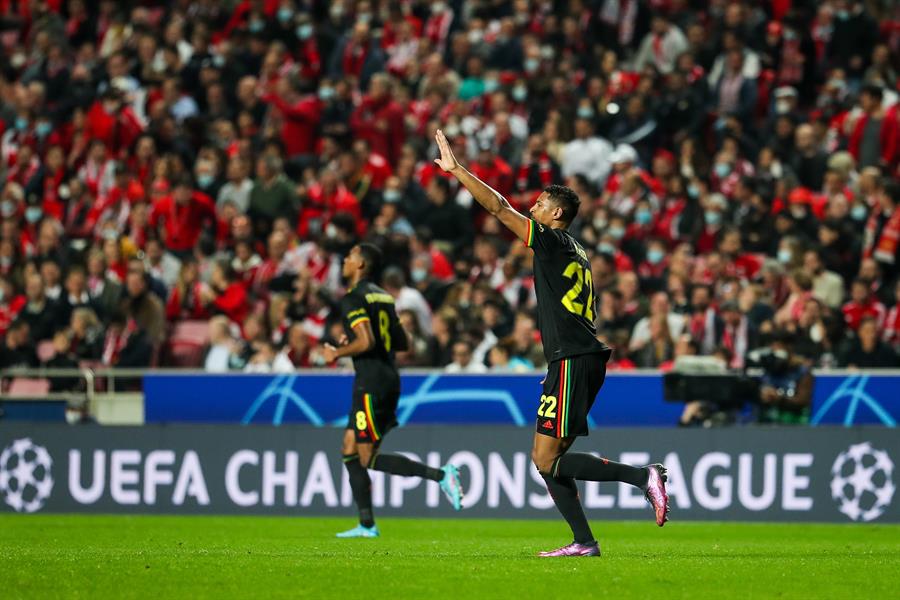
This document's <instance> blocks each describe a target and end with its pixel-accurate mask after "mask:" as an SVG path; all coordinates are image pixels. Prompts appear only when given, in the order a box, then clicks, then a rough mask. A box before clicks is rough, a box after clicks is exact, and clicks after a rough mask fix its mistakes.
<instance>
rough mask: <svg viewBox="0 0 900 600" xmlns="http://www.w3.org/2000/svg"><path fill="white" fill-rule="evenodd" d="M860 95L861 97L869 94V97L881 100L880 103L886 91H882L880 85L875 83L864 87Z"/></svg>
mask: <svg viewBox="0 0 900 600" xmlns="http://www.w3.org/2000/svg"><path fill="white" fill-rule="evenodd" d="M859 94H860V95H863V94H868V95H869V96H872V98H874V99H875V100H879V101H880V100H881V99H883V98H884V90H882V89H881V86H880V85H877V84H874V83H867V84H865V85H864V86H862V89H861V90H859Z"/></svg>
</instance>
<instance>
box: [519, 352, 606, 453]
mask: <svg viewBox="0 0 900 600" xmlns="http://www.w3.org/2000/svg"><path fill="white" fill-rule="evenodd" d="M604 379H606V356H605V355H603V354H581V355H579V356H572V357H570V358H564V359H562V360H556V361H553V362H552V363H550V364H549V365H548V366H547V378H546V379H545V380H544V391H543V394H542V395H541V405H540V406H539V407H538V412H537V421H536V423H535V429H536V431H537V432H538V433H541V434H543V435H547V436H550V437H555V438H565V437H572V436H578V435H587V434H588V413H589V412H590V411H591V407H592V406H593V405H594V399H595V398H596V397H597V392H599V391H600V388H601V387H603V380H604Z"/></svg>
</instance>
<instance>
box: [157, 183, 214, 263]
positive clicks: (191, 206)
mask: <svg viewBox="0 0 900 600" xmlns="http://www.w3.org/2000/svg"><path fill="white" fill-rule="evenodd" d="M215 220H216V205H215V203H214V202H213V201H212V198H210V197H209V196H207V195H206V194H204V193H202V192H192V194H191V199H190V201H189V202H188V203H187V204H179V203H177V202H175V199H174V198H173V197H172V196H165V197H163V198H161V199H160V200H159V201H158V202H157V203H156V204H154V205H153V210H152V211H151V212H150V225H151V226H153V227H159V226H160V224H161V225H162V227H163V243H164V244H165V245H166V248H168V249H169V250H174V251H177V252H186V251H189V250H191V249H192V248H193V247H194V246H195V245H196V244H197V239H198V238H199V237H200V232H201V231H202V230H203V227H205V226H206V225H207V224H215Z"/></svg>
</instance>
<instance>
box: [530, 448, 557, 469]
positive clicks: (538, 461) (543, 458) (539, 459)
mask: <svg viewBox="0 0 900 600" xmlns="http://www.w3.org/2000/svg"><path fill="white" fill-rule="evenodd" d="M555 458H556V457H555V456H553V455H551V454H549V453H547V452H541V451H540V450H538V449H536V448H535V449H533V450H532V451H531V462H533V463H534V466H535V467H536V468H537V470H538V471H539V472H540V473H541V475H549V474H550V471H551V470H552V469H553V460H554V459H555Z"/></svg>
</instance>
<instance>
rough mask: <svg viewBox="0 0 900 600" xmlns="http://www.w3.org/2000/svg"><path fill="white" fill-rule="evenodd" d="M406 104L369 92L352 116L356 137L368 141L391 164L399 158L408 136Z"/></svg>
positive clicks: (374, 150) (351, 120) (351, 121)
mask: <svg viewBox="0 0 900 600" xmlns="http://www.w3.org/2000/svg"><path fill="white" fill-rule="evenodd" d="M403 117H404V113H403V107H402V106H400V103H398V102H395V101H394V100H392V99H391V98H390V97H384V98H381V99H375V98H373V97H371V96H366V97H365V98H363V101H362V102H361V103H360V105H359V106H358V107H357V108H356V110H354V111H353V114H352V115H351V116H350V129H352V130H353V134H354V135H355V136H356V137H359V138H362V139H364V140H366V141H367V142H369V148H371V149H372V151H373V152H377V153H378V154H380V155H382V156H384V157H385V158H386V159H387V160H388V162H389V163H390V164H391V165H396V164H397V160H398V159H399V158H400V149H401V148H402V147H403V142H404V141H405V140H406V125H405V124H404V122H403Z"/></svg>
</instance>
